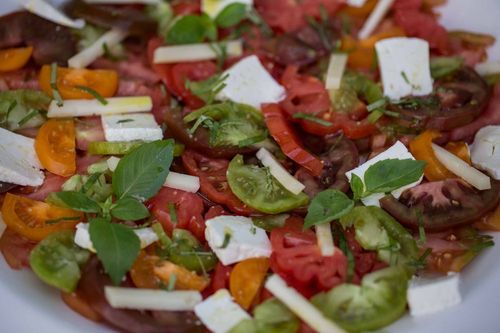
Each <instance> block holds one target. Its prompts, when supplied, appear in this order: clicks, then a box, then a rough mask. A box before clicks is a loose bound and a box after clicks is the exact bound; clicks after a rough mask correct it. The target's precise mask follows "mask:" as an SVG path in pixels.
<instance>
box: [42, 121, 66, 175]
mask: <svg viewBox="0 0 500 333" xmlns="http://www.w3.org/2000/svg"><path fill="white" fill-rule="evenodd" d="M35 150H36V154H37V156H38V159H39V160H40V163H41V164H42V165H43V167H44V168H45V169H47V170H48V171H50V172H52V173H54V174H56V175H59V176H63V177H68V176H71V175H73V174H74V173H75V172H76V142H75V123H74V121H73V120H65V119H50V120H48V121H47V122H46V123H45V124H43V125H42V127H40V130H39V131H38V134H37V136H36V139H35Z"/></svg>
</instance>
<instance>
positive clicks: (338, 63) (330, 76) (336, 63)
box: [325, 53, 347, 90]
mask: <svg viewBox="0 0 500 333" xmlns="http://www.w3.org/2000/svg"><path fill="white" fill-rule="evenodd" d="M346 64H347V54H345V53H334V54H332V55H331V56H330V64H329V65H328V71H327V72H326V80H325V86H326V89H328V90H331V89H340V82H341V81H342V76H343V75H344V71H345V66H346Z"/></svg>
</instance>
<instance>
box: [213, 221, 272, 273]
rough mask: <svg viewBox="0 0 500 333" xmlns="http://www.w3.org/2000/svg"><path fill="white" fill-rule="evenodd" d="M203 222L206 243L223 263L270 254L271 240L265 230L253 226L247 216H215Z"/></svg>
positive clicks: (229, 263)
mask: <svg viewBox="0 0 500 333" xmlns="http://www.w3.org/2000/svg"><path fill="white" fill-rule="evenodd" d="M205 224H206V226H207V228H206V229H205V237H206V239H207V242H208V245H210V248H211V249H212V250H213V251H214V252H215V254H216V255H217V257H218V258H219V260H220V261H221V262H222V263H223V264H224V265H231V264H234V263H236V262H240V261H242V260H245V259H248V258H258V257H269V256H271V242H270V241H269V238H268V237H267V234H266V231H265V230H264V229H261V228H259V227H256V226H254V224H253V223H252V220H251V219H249V218H248V217H244V216H217V217H214V218H213V219H209V220H207V221H206V223H205ZM227 238H229V242H228V241H227ZM225 240H226V244H224V243H225V242H224V241H225ZM224 245H225V247H224ZM223 247H224V248H223Z"/></svg>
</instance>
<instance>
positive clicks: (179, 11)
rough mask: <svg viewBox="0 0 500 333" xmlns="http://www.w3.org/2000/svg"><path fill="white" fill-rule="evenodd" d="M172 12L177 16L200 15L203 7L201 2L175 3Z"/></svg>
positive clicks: (192, 0)
mask: <svg viewBox="0 0 500 333" xmlns="http://www.w3.org/2000/svg"><path fill="white" fill-rule="evenodd" d="M172 10H173V11H174V14H175V16H177V15H188V14H198V13H200V12H201V5H200V1H199V0H189V1H173V3H172Z"/></svg>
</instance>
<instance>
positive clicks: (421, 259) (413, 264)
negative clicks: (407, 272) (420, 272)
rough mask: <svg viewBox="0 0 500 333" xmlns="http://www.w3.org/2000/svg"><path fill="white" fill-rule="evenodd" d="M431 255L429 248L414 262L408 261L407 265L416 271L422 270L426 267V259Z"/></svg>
mask: <svg viewBox="0 0 500 333" xmlns="http://www.w3.org/2000/svg"><path fill="white" fill-rule="evenodd" d="M431 253H432V249H431V248H427V249H426V250H425V251H424V253H422V255H421V256H420V257H419V258H418V259H417V260H414V261H410V262H409V263H408V265H410V266H411V267H414V268H416V269H424V268H425V266H426V265H427V257H428V256H429V255H430V254H431Z"/></svg>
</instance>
